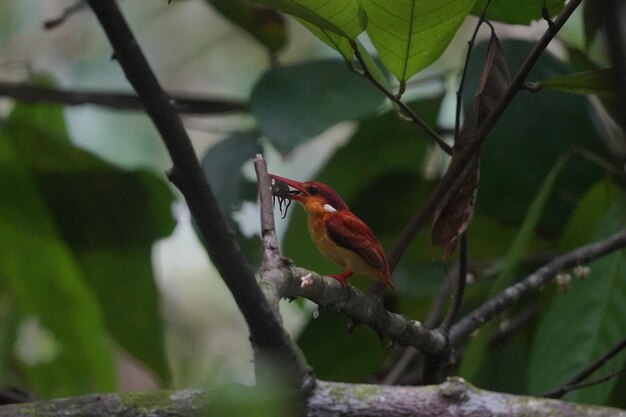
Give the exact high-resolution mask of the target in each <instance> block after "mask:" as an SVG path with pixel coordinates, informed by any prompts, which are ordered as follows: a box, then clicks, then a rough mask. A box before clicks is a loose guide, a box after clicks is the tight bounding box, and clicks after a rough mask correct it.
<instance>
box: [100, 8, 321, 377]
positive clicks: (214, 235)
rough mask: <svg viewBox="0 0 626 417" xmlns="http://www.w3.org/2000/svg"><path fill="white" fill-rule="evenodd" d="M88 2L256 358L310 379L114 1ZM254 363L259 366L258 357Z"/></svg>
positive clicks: (176, 118)
mask: <svg viewBox="0 0 626 417" xmlns="http://www.w3.org/2000/svg"><path fill="white" fill-rule="evenodd" d="M88 1H89V5H90V6H91V8H92V10H93V11H94V12H95V14H96V16H97V18H98V21H99V22H100V24H101V25H102V28H103V29H104V31H105V32H106V35H107V37H108V38H109V41H110V42H111V45H112V46H113V49H114V51H115V57H116V58H117V60H118V61H119V63H120V65H121V67H122V69H123V70H124V73H125V74H126V78H128V81H129V82H130V84H131V85H132V86H133V88H134V89H135V91H137V94H138V95H139V97H140V99H141V101H142V103H143V105H144V108H145V110H146V113H147V114H148V116H149V117H150V119H152V122H153V123H154V125H155V127H156V128H157V130H158V131H159V133H160V134H161V137H162V138H163V142H164V143H165V146H166V147H167V150H168V152H169V154H170V156H171V158H172V162H173V164H174V167H173V168H172V172H171V175H170V178H171V179H172V180H173V182H174V183H175V184H176V185H177V186H178V187H179V188H180V191H181V192H182V194H183V195H184V196H185V199H186V201H187V204H188V205H189V209H190V210H191V213H192V214H193V216H194V219H195V221H196V223H197V225H198V229H199V231H200V234H201V235H202V238H203V240H204V244H205V246H206V248H207V251H208V253H209V255H210V256H211V259H212V260H213V262H214V264H215V266H216V267H217V269H218V270H219V271H220V274H221V276H222V279H223V280H224V282H225V283H226V285H227V286H228V288H229V289H230V291H231V292H232V294H233V296H234V298H235V301H236V302H237V305H238V307H239V309H240V311H241V312H242V314H243V316H244V318H245V320H246V322H247V324H248V328H249V331H250V339H251V342H252V346H253V348H254V351H255V356H256V358H257V359H259V358H262V357H268V356H269V357H271V358H273V359H276V360H280V361H281V362H282V363H284V364H285V368H286V369H289V371H291V372H293V373H294V374H295V375H296V376H297V377H298V378H300V381H302V382H309V381H310V380H309V379H308V370H307V368H306V366H305V365H304V363H303V361H302V360H301V358H300V357H299V356H298V353H297V350H296V349H295V348H294V346H293V344H292V342H291V340H290V338H289V336H288V335H287V333H286V332H285V330H284V329H283V327H282V326H281V324H280V321H279V319H278V317H277V316H276V314H274V312H273V311H272V308H271V307H270V305H269V303H268V302H267V300H266V299H265V296H264V295H263V293H262V291H261V289H260V288H259V286H258V285H257V282H256V279H255V276H254V273H253V272H252V270H251V269H250V266H249V265H248V263H247V261H246V258H245V256H244V254H243V252H242V251H241V248H240V247H239V246H238V244H237V242H236V240H235V238H234V235H233V233H231V231H230V230H229V228H228V226H227V222H226V220H225V218H224V216H223V214H222V213H221V212H220V210H219V206H218V204H217V200H216V199H215V196H214V195H213V193H212V191H211V188H210V186H209V184H208V183H207V180H206V178H205V177H204V174H203V172H202V169H201V167H200V165H199V163H198V160H197V158H196V155H195V152H194V149H193V147H192V145H191V141H190V140H189V136H188V135H187V132H186V131H185V129H184V127H183V124H182V121H181V119H180V117H179V116H178V115H177V114H176V112H175V110H174V108H173V107H172V105H171V102H170V98H169V96H168V95H167V94H166V93H165V92H164V91H163V89H162V88H161V86H160V85H159V82H158V81H157V79H156V76H155V75H154V73H153V72H152V69H151V68H150V66H149V64H148V62H147V60H146V58H145V56H144V55H143V53H142V51H141V49H140V47H139V44H138V43H137V40H136V39H135V37H134V36H133V34H132V32H131V30H130V28H129V27H128V24H127V23H126V20H125V19H124V16H123V15H122V13H121V11H120V9H119V8H118V6H117V3H116V1H115V0H88ZM256 364H257V365H260V363H259V361H256ZM257 369H259V368H258V367H257Z"/></svg>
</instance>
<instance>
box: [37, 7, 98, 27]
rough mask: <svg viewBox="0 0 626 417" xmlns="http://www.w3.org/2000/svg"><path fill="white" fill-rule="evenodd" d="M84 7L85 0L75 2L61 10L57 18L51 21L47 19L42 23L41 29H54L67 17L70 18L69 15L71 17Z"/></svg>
mask: <svg viewBox="0 0 626 417" xmlns="http://www.w3.org/2000/svg"><path fill="white" fill-rule="evenodd" d="M86 7H87V2H85V0H76V3H74V4H72V5H71V6H69V7H66V8H65V9H63V11H62V12H61V14H60V15H59V16H57V17H55V18H53V19H48V20H46V21H45V22H43V28H44V29H45V30H51V29H54V28H55V27H57V26H59V25H60V24H62V23H63V22H65V21H66V20H67V18H68V17H70V16H71V15H73V14H74V13H76V12H78V11H80V10H83V9H84V8H86Z"/></svg>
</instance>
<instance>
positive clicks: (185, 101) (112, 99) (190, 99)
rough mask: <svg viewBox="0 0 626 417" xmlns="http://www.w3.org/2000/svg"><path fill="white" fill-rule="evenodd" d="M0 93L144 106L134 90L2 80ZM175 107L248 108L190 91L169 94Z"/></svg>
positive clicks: (191, 110) (184, 110) (204, 110)
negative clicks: (80, 88) (70, 87)
mask: <svg viewBox="0 0 626 417" xmlns="http://www.w3.org/2000/svg"><path fill="white" fill-rule="evenodd" d="M0 97H11V98H13V99H16V100H20V101H25V102H30V103H57V104H63V105H70V106H77V105H82V104H95V105H97V106H104V107H109V108H113V109H119V110H143V104H142V101H141V99H140V98H139V97H138V96H136V95H134V94H127V93H122V92H103V91H91V90H59V89H56V88H49V87H40V86H35V85H31V84H26V83H9V82H0ZM170 99H171V105H172V107H173V108H174V110H175V111H177V112H178V113H181V114H188V115H191V114H193V115H205V114H230V113H240V112H245V111H247V110H248V106H247V105H246V104H245V103H243V102H240V101H236V100H228V99H218V98H211V97H201V96H196V95H190V94H178V95H173V96H170Z"/></svg>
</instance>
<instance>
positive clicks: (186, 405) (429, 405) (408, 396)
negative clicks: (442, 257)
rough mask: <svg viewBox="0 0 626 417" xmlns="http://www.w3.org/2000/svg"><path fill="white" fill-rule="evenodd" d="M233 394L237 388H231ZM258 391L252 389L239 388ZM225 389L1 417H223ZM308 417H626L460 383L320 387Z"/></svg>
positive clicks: (115, 398)
mask: <svg viewBox="0 0 626 417" xmlns="http://www.w3.org/2000/svg"><path fill="white" fill-rule="evenodd" d="M231 388H233V387H231ZM237 388H238V389H241V390H253V389H254V388H250V387H237ZM220 391H221V389H215V390H210V391H200V390H183V391H157V392H149V393H129V394H104V395H99V394H97V395H88V396H84V397H74V398H65V399H60V400H50V401H38V402H34V403H26V404H12V405H6V406H2V407H0V417H32V416H35V415H36V416H45V417H130V416H132V417H197V416H202V415H205V416H206V415H219V413H220V412H222V413H223V411H224V410H223V407H222V409H220V408H219V407H218V406H217V403H219V398H220ZM303 415H304V416H306V417H407V416H422V417H437V416H450V417H465V416H467V417H469V416H491V417H523V416H529V415H532V416H534V417H569V416H578V417H626V412H624V411H622V410H618V409H615V408H608V407H599V406H591V405H583V404H574V403H567V402H563V401H558V400H552V399H546V398H532V397H523V396H516V395H511V394H502V393H496V392H490V391H485V390H480V389H478V388H475V387H473V386H471V385H469V384H467V383H466V382H464V381H463V380H462V379H460V378H451V379H449V380H448V381H446V382H444V383H443V384H440V385H433V386H425V387H398V386H396V387H391V386H382V385H365V384H344V383H338V382H326V381H318V383H317V386H316V388H315V389H314V390H313V392H312V395H311V396H310V397H309V399H308V402H307V404H306V408H305V411H304V413H303Z"/></svg>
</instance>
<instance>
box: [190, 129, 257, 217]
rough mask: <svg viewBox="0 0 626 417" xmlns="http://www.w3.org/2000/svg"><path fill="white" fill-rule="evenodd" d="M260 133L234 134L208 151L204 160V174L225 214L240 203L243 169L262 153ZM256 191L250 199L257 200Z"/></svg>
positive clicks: (228, 213) (253, 131)
mask: <svg viewBox="0 0 626 417" xmlns="http://www.w3.org/2000/svg"><path fill="white" fill-rule="evenodd" d="M259 135H260V133H259V132H258V131H256V130H252V131H248V132H237V133H233V134H232V135H230V136H229V137H227V138H226V139H223V140H222V141H220V142H218V143H217V144H215V145H213V146H212V147H210V148H209V150H208V151H207V153H206V154H205V155H204V157H203V158H202V169H203V170H204V175H205V176H206V177H207V180H208V181H209V183H210V184H211V188H212V189H213V193H214V194H215V195H216V196H217V197H218V202H219V204H220V209H221V210H222V212H223V213H224V214H226V215H230V213H231V212H232V211H233V210H235V209H237V208H238V207H239V205H240V204H241V200H242V193H243V189H244V185H245V181H244V178H243V175H242V172H241V168H242V166H243V164H244V163H245V162H246V161H250V160H251V159H254V156H255V155H256V154H257V153H260V152H261V145H259V142H258V140H259ZM255 196H256V192H255V193H254V194H253V195H252V196H251V197H252V198H254V197H255Z"/></svg>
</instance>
